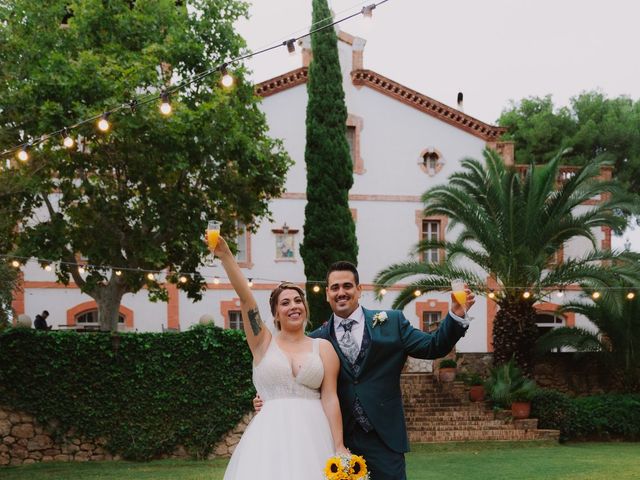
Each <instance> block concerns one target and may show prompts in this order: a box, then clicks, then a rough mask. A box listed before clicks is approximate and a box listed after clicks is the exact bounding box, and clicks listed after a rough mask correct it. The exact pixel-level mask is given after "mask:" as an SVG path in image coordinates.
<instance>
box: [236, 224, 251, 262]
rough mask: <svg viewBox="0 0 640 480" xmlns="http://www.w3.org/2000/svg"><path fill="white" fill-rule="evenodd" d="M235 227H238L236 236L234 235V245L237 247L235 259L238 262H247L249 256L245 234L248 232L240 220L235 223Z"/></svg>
mask: <svg viewBox="0 0 640 480" xmlns="http://www.w3.org/2000/svg"><path fill="white" fill-rule="evenodd" d="M236 228H237V229H238V236H237V237H236V245H237V247H238V250H237V252H236V261H237V262H238V263H244V262H248V261H249V260H248V258H249V256H248V253H247V245H248V243H249V242H248V240H247V236H248V235H249V232H248V231H247V227H246V225H245V224H244V223H241V222H237V223H236Z"/></svg>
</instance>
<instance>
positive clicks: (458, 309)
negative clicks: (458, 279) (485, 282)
mask: <svg viewBox="0 0 640 480" xmlns="http://www.w3.org/2000/svg"><path fill="white" fill-rule="evenodd" d="M464 291H465V293H466V294H467V301H466V303H465V304H464V305H460V304H459V303H458V301H457V300H456V298H455V297H454V296H453V293H452V294H451V311H452V312H453V313H454V314H456V315H457V316H458V317H460V318H464V317H465V315H466V313H467V312H468V311H469V309H470V308H471V307H472V306H473V304H474V303H476V296H475V295H474V294H473V292H472V291H471V290H469V287H468V286H467V285H466V284H465V286H464Z"/></svg>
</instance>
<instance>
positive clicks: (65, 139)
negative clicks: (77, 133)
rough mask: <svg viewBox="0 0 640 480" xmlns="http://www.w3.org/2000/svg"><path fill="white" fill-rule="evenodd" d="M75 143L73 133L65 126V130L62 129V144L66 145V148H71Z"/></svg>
mask: <svg viewBox="0 0 640 480" xmlns="http://www.w3.org/2000/svg"><path fill="white" fill-rule="evenodd" d="M74 143H75V142H74V141H73V138H72V137H71V135H69V132H68V131H67V129H66V128H65V129H64V130H62V145H64V146H65V148H71V147H73V144H74Z"/></svg>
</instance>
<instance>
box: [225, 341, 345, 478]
mask: <svg viewBox="0 0 640 480" xmlns="http://www.w3.org/2000/svg"><path fill="white" fill-rule="evenodd" d="M318 348H319V340H318V339H314V340H313V348H312V350H311V351H310V352H309V354H308V355H307V357H306V359H305V361H304V362H303V363H302V366H301V367H300V370H299V371H298V375H297V376H294V375H293V371H292V369H291V363H290V362H289V359H288V358H287V356H286V355H285V354H284V352H283V351H282V350H281V349H280V347H278V344H277V343H276V339H275V336H273V337H272V338H271V343H270V344H269V347H268V349H267V352H266V353H265V355H264V357H263V358H262V360H261V361H260V363H259V364H258V365H255V366H254V367H253V384H254V385H255V387H256V390H257V391H258V394H259V395H260V397H261V398H262V400H264V405H263V407H262V410H260V412H259V413H258V414H257V415H256V416H255V417H254V418H253V420H251V423H250V424H249V426H248V427H247V429H246V430H245V432H244V434H243V435H242V439H241V440H240V443H238V446H237V447H236V449H235V451H234V453H233V455H232V456H231V460H230V461H229V465H228V466H227V470H226V472H225V474H224V480H257V479H260V480H322V479H323V478H324V467H325V464H326V461H327V459H328V458H329V457H331V456H332V455H334V448H333V439H332V437H331V430H330V428H329V421H328V420H327V417H326V415H325V413H324V410H323V409H322V404H321V403H320V390H319V389H320V385H321V384H322V379H323V377H324V367H323V366H322V359H321V358H320V354H319V352H318Z"/></svg>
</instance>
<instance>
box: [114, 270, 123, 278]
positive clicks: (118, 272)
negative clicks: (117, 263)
mask: <svg viewBox="0 0 640 480" xmlns="http://www.w3.org/2000/svg"><path fill="white" fill-rule="evenodd" d="M114 273H115V274H116V276H117V277H119V276H120V275H122V270H116V271H115V272H114Z"/></svg>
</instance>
